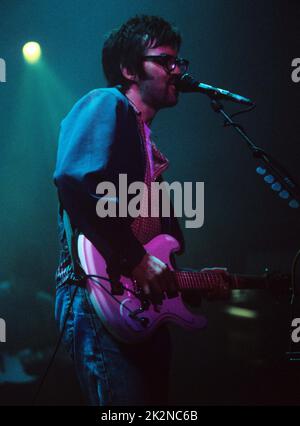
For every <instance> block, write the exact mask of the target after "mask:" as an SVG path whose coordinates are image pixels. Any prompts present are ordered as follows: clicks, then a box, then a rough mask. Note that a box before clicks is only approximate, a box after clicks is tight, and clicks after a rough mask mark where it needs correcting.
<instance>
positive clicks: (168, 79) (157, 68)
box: [138, 46, 181, 111]
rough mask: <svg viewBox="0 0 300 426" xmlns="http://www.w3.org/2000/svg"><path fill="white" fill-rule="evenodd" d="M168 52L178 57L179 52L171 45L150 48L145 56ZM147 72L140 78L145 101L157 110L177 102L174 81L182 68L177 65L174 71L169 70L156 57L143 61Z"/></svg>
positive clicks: (139, 84)
mask: <svg viewBox="0 0 300 426" xmlns="http://www.w3.org/2000/svg"><path fill="white" fill-rule="evenodd" d="M162 54H167V55H171V56H174V57H176V56H177V54H178V52H177V50H175V49H174V48H172V47H170V46H159V47H155V48H149V49H147V50H146V52H145V56H158V55H162ZM143 66H144V70H145V74H144V76H143V78H142V79H139V81H138V86H139V89H140V93H141V97H142V100H143V102H144V103H146V104H147V105H149V106H151V107H152V108H154V109H155V110H157V111H158V110H159V109H161V108H167V107H171V106H174V105H176V104H177V101H178V91H177V89H176V87H175V85H174V81H175V80H176V79H177V78H178V76H180V74H181V73H180V69H179V68H178V66H177V65H176V67H175V69H174V70H173V71H168V70H167V69H166V67H164V66H163V65H162V64H160V63H158V62H156V60H155V58H154V60H153V58H151V59H150V60H149V59H148V60H147V59H145V60H144V62H143Z"/></svg>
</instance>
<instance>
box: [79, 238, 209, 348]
mask: <svg viewBox="0 0 300 426" xmlns="http://www.w3.org/2000/svg"><path fill="white" fill-rule="evenodd" d="M145 249H146V251H147V252H148V253H149V254H151V255H153V256H156V257H157V258H159V259H160V260H162V261H163V262H164V263H166V264H168V266H169V268H170V269H171V270H173V267H172V265H171V262H170V254H171V253H172V252H175V251H177V250H178V249H179V244H178V242H177V241H176V240H175V239H174V238H173V237H171V236H170V235H166V234H164V235H159V236H157V237H155V238H154V239H153V240H151V241H150V242H149V243H148V244H146V245H145ZM78 255H79V259H80V262H81V266H82V268H83V270H84V271H85V273H86V274H87V275H98V276H101V277H104V278H108V279H109V276H108V273H107V271H106V262H105V260H104V258H103V256H102V255H101V254H100V253H99V252H98V251H97V250H96V249H95V247H94V246H93V245H92V243H91V242H90V241H89V240H88V239H87V238H86V237H85V236H84V235H82V234H81V235H80V236H79V238H78ZM120 282H121V283H122V285H123V287H124V289H125V290H124V293H123V295H122V296H119V295H117V296H116V295H112V294H111V284H110V282H109V281H106V280H104V279H98V278H88V279H87V289H88V292H89V296H90V300H91V302H92V304H93V306H94V308H95V311H96V312H97V314H98V315H99V317H100V319H101V321H102V322H103V324H104V325H105V327H106V328H107V329H108V330H109V331H110V332H111V333H112V334H113V335H114V336H115V337H116V338H117V339H119V340H121V341H123V342H126V343H136V342H138V341H141V340H144V339H146V338H148V337H149V336H150V335H151V334H152V333H153V332H154V331H155V329H156V328H157V327H159V326H160V325H161V324H163V323H165V322H168V321H172V322H175V323H177V324H179V325H180V326H182V327H185V328H187V329H193V328H203V327H204V326H205V325H206V322H207V321H206V319H205V318H204V317H203V316H200V315H194V314H193V313H192V312H190V311H189V310H188V309H187V307H186V306H185V305H184V303H183V301H182V299H181V296H180V293H178V294H179V295H178V296H177V297H174V298H170V299H169V298H167V297H166V298H165V299H164V300H163V303H162V305H153V304H152V303H148V306H146V308H145V305H143V304H142V302H141V300H140V298H139V297H136V295H135V294H136V290H137V288H136V285H135V284H134V283H133V282H132V280H131V279H129V278H127V277H124V276H121V278H120ZM99 283H101V285H99ZM142 306H143V308H142ZM141 308H142V309H141Z"/></svg>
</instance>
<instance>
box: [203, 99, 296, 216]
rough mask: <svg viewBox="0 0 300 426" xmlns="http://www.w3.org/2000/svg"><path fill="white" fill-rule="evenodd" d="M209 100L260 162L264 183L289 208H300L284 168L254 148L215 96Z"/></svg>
mask: <svg viewBox="0 0 300 426" xmlns="http://www.w3.org/2000/svg"><path fill="white" fill-rule="evenodd" d="M208 96H209V97H210V99H211V107H212V109H213V111H214V112H217V113H220V114H221V115H222V116H223V118H224V119H225V124H224V125H225V126H232V127H233V128H234V129H235V130H236V132H237V133H238V134H239V135H240V136H241V137H242V138H243V140H245V141H246V144H247V146H248V148H249V149H250V150H251V151H252V154H253V157H254V158H256V159H259V160H261V161H262V162H263V163H264V166H265V167H257V169H256V172H257V173H258V174H259V175H261V176H263V177H264V181H265V182H266V183H268V184H269V185H270V186H271V189H272V190H273V191H275V192H277V193H278V196H279V197H280V198H283V199H285V200H287V201H288V205H289V206H290V207H291V208H294V209H297V208H299V207H300V187H299V185H298V184H297V183H296V182H295V181H294V180H293V179H292V178H291V176H290V175H289V174H288V173H287V172H286V170H285V169H284V167H283V166H282V165H281V164H279V162H278V161H277V160H275V159H274V158H272V157H271V156H270V154H267V153H266V151H264V150H263V149H261V148H259V147H258V146H256V145H255V144H254V143H253V142H252V141H251V139H250V138H249V136H248V135H247V134H246V132H245V130H244V128H243V127H242V126H241V125H240V124H238V123H235V122H234V121H233V120H232V118H231V117H230V116H229V115H228V114H227V113H226V112H225V111H224V106H223V105H222V104H221V102H220V101H219V100H218V99H217V96H214V95H208Z"/></svg>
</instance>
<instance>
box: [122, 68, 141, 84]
mask: <svg viewBox="0 0 300 426" xmlns="http://www.w3.org/2000/svg"><path fill="white" fill-rule="evenodd" d="M120 70H121V73H122V75H123V77H125V78H126V80H129V81H130V82H131V83H137V82H138V77H137V75H136V74H135V73H133V72H132V71H130V70H129V69H128V68H127V67H123V65H120Z"/></svg>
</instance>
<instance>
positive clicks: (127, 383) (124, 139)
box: [54, 16, 188, 405]
mask: <svg viewBox="0 0 300 426" xmlns="http://www.w3.org/2000/svg"><path fill="white" fill-rule="evenodd" d="M180 44H181V37H180V34H179V32H178V31H177V29H175V28H174V27H173V26H172V25H170V24H169V23H168V22H166V21H165V20H164V19H162V18H160V17H156V16H137V17H134V18H132V19H130V20H129V21H128V22H126V23H125V24H124V25H122V26H121V27H120V28H119V29H117V30H113V31H112V32H111V34H110V35H109V36H108V37H107V39H106V41H105V44H104V47H103V51H102V63H103V69H104V73H105V76H106V78H107V81H108V88H105V89H96V90H93V91H91V92H90V93H88V94H87V95H85V96H84V97H83V98H81V99H80V100H79V101H78V102H77V103H76V104H75V105H74V107H73V108H72V110H71V111H70V112H69V114H68V115H67V116H66V117H65V119H64V120H63V122H62V124H61V132H60V138H59V147H58V156H57V164H56V170H55V174H54V178H55V184H56V186H57V189H58V195H59V201H60V214H59V232H60V242H61V252H60V263H59V267H58V270H57V274H56V281H57V294H56V319H57V321H58V322H59V326H60V330H61V331H62V329H63V328H64V334H63V341H64V343H65V344H66V346H67V349H68V351H69V352H70V354H71V356H72V358H73V360H74V363H75V367H76V372H77V375H78V378H79V381H80V384H81V387H82V389H83V392H84V395H85V396H86V398H87V400H88V402H89V404H92V405H150V404H152V405H153V404H166V403H167V395H168V376H169V369H170V356H171V353H170V338H169V334H168V330H167V329H166V327H164V326H163V327H161V328H160V329H158V331H157V332H156V333H155V334H154V335H153V337H152V338H151V339H149V340H148V341H146V342H144V343H140V344H134V345H126V344H124V343H120V342H119V341H117V340H116V339H115V338H114V337H113V336H112V335H111V334H110V333H109V331H108V330H106V329H105V328H104V326H103V324H102V323H101V320H100V319H99V317H98V316H97V315H96V313H95V311H94V308H93V307H92V305H91V303H90V300H89V297H88V294H87V290H86V288H85V286H84V282H82V280H81V281H80V279H78V277H77V274H76V270H74V262H73V256H71V252H70V251H71V250H70V248H71V245H70V244H69V243H68V242H69V238H68V229H69V231H70V228H71V230H72V232H73V233H74V232H80V233H83V234H84V235H85V236H86V237H87V238H88V239H89V240H90V241H91V242H92V244H93V245H94V246H95V247H96V248H97V250H98V251H99V252H100V253H103V252H104V251H105V253H109V256H110V259H111V263H112V264H113V265H115V267H116V268H119V271H120V272H121V273H124V274H125V273H126V274H127V275H129V276H131V277H132V279H134V280H136V282H137V284H138V285H139V286H140V287H141V288H142V289H143V291H144V292H145V294H147V295H148V296H149V297H150V298H151V300H152V301H153V303H158V304H159V303H161V301H162V297H163V290H162V288H164V289H167V291H169V292H176V289H174V287H173V284H172V282H171V281H170V282H169V280H168V274H167V273H166V272H167V267H166V265H165V264H164V263H163V262H161V261H160V260H159V259H158V258H156V257H154V256H151V255H149V254H148V253H147V252H146V251H145V249H144V247H143V245H144V244H145V243H147V242H148V241H150V240H151V239H152V238H154V237H155V236H157V235H159V234H161V233H167V234H171V235H173V236H174V237H175V238H176V239H177V240H179V241H180V243H181V248H182V249H183V240H182V235H181V232H180V229H179V226H178V223H177V221H176V219H175V218H174V217H173V216H172V217H170V218H166V217H161V218H157V217H150V216H149V217H142V216H140V217H137V218H132V217H126V218H124V217H117V218H109V217H107V218H100V217H99V216H98V215H97V212H96V204H97V201H98V200H99V195H97V193H96V187H97V185H98V184H99V183H100V182H103V181H109V182H112V183H114V184H115V185H116V187H118V178H119V175H120V174H126V175H127V181H128V185H130V183H132V182H136V181H139V182H140V181H142V182H144V183H145V184H146V185H147V186H148V187H149V186H150V184H151V182H154V181H160V180H161V179H162V176H161V174H162V172H163V171H164V170H166V168H167V167H168V160H167V159H166V158H165V157H164V155H163V154H162V153H161V152H160V151H159V150H158V148H157V147H156V146H155V145H154V143H153V142H152V141H151V130H150V126H151V124H152V122H153V119H154V118H155V116H156V114H157V112H158V111H159V110H161V109H162V108H168V107H172V106H175V105H176V103H177V101H178V92H177V89H176V86H175V84H174V83H175V81H176V79H178V77H179V76H180V75H181V74H182V73H184V72H186V70H187V67H188V62H187V61H186V60H184V59H181V58H179V57H178V52H179V48H180ZM166 125H168V126H171V125H172V123H167V124H166ZM115 202H116V203H117V204H118V199H117V198H116V200H115ZM149 211H150V210H149ZM66 218H68V219H66ZM68 220H69V221H68ZM70 225H71V227H70ZM70 305H72V306H70Z"/></svg>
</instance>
